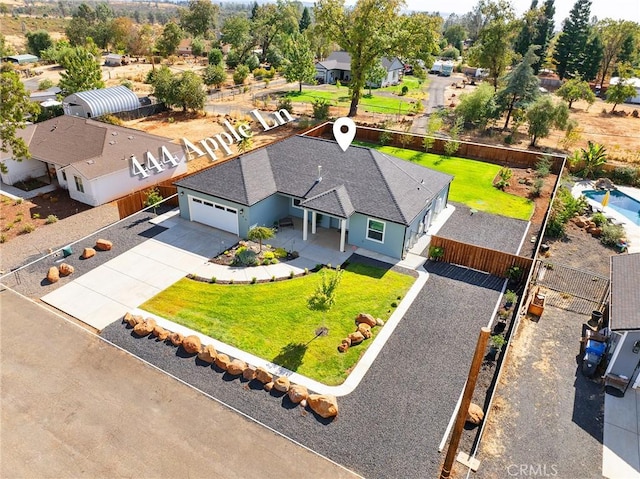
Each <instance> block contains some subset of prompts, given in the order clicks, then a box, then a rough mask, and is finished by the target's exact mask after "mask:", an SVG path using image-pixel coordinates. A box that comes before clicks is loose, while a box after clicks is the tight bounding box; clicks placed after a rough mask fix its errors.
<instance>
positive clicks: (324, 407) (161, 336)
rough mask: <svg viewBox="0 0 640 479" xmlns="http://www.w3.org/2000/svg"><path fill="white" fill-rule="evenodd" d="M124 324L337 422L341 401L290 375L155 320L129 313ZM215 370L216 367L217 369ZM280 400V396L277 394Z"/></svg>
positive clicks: (142, 334)
mask: <svg viewBox="0 0 640 479" xmlns="http://www.w3.org/2000/svg"><path fill="white" fill-rule="evenodd" d="M122 322H123V323H125V324H127V325H128V327H129V328H132V329H133V333H134V335H135V337H137V338H144V337H147V336H149V335H152V336H154V337H155V338H156V341H158V342H163V343H165V344H168V343H171V344H172V345H174V346H177V347H181V348H182V349H183V350H184V352H185V353H186V354H187V355H188V356H190V357H192V356H194V355H195V356H196V357H197V358H198V360H200V361H203V362H205V363H207V364H210V365H212V366H213V365H215V366H216V368H217V369H218V370H220V371H222V372H223V373H224V374H229V375H230V376H236V377H239V378H242V379H241V381H245V382H247V381H257V382H260V383H262V384H263V388H264V390H265V391H267V392H271V391H272V390H275V391H277V392H278V393H282V395H284V394H286V395H287V396H288V398H289V400H290V401H291V402H292V403H293V404H296V405H297V404H299V405H300V406H302V407H303V408H307V407H309V409H311V411H313V412H314V413H315V414H317V415H318V416H320V417H321V418H324V419H333V418H335V417H336V416H337V415H338V411H339V409H338V401H337V399H336V397H335V396H333V395H331V394H310V393H309V391H308V390H307V388H306V387H305V386H302V385H300V384H292V383H291V382H290V380H289V378H288V377H287V376H279V377H274V375H273V374H272V373H270V372H269V371H267V370H266V369H265V368H263V367H254V366H251V365H250V364H247V363H245V362H244V361H242V360H241V359H238V358H236V359H232V358H230V357H229V356H228V355H226V354H223V353H219V352H217V351H216V349H215V347H214V346H213V345H211V344H206V345H202V344H201V341H200V338H199V337H198V336H195V335H191V336H187V337H184V336H183V335H182V334H181V333H178V332H171V331H168V330H165V329H164V328H161V327H159V326H158V324H157V322H156V320H155V319H153V318H146V319H145V318H143V317H142V316H141V315H134V314H131V313H126V314H125V315H124V316H123V317H122ZM214 369H215V368H214ZM275 396H276V397H278V395H275Z"/></svg>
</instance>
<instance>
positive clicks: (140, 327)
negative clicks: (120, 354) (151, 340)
mask: <svg viewBox="0 0 640 479" xmlns="http://www.w3.org/2000/svg"><path fill="white" fill-rule="evenodd" d="M156 326H157V323H156V320H155V319H153V318H148V319H147V320H146V321H143V322H142V323H138V324H136V325H135V326H134V327H133V332H134V333H136V334H137V335H138V336H148V335H149V334H151V332H152V331H153V330H154V329H155V327H156Z"/></svg>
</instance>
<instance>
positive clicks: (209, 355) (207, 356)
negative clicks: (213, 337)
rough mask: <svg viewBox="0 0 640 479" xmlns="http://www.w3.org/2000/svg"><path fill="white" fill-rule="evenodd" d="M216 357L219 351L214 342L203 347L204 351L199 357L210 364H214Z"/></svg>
mask: <svg viewBox="0 0 640 479" xmlns="http://www.w3.org/2000/svg"><path fill="white" fill-rule="evenodd" d="M216 357H218V352H217V351H216V348H214V347H213V344H207V345H206V346H205V347H204V348H202V351H200V352H199V353H198V359H199V360H201V361H204V362H205V363H208V364H213V363H214V362H215V360H216Z"/></svg>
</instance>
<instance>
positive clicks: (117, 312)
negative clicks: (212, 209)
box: [41, 216, 238, 331]
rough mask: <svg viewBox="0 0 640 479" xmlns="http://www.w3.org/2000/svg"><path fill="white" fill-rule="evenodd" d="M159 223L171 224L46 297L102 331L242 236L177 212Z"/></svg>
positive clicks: (48, 302)
mask: <svg viewBox="0 0 640 479" xmlns="http://www.w3.org/2000/svg"><path fill="white" fill-rule="evenodd" d="M160 225H161V226H163V227H168V229H167V230H166V231H163V232H162V233H159V234H158V235H156V236H154V237H153V238H151V239H149V240H146V241H144V242H143V243H141V244H139V245H137V246H135V247H134V248H132V249H130V250H128V251H126V252H124V253H122V254H121V255H119V256H117V257H115V258H114V259H112V260H110V261H108V262H107V263H105V264H103V265H101V266H98V267H97V268H95V269H93V270H91V271H89V272H88V273H86V274H84V275H82V276H80V277H79V278H78V279H76V280H74V281H72V282H70V283H69V284H66V285H65V286H62V287H60V288H58V289H56V290H55V291H53V292H51V293H49V294H47V295H45V296H43V297H42V298H41V299H42V301H44V302H45V303H47V304H50V305H51V306H54V307H55V308H57V309H59V310H61V311H64V312H65V313H67V314H69V315H71V316H73V317H75V318H77V319H79V320H81V321H82V322H84V323H86V324H88V325H90V326H92V327H94V328H96V329H97V330H99V331H100V330H102V329H103V328H104V327H105V326H107V325H108V324H109V323H111V322H113V321H115V320H117V319H118V318H120V317H122V315H124V313H126V312H127V311H129V310H131V309H134V308H136V307H138V306H140V305H141V304H142V303H144V302H145V301H147V300H148V299H150V298H152V297H153V296H155V295H156V294H158V293H159V292H161V291H162V290H164V289H166V288H167V287H169V286H170V285H172V284H173V283H175V282H176V281H178V280H179V279H180V278H183V277H184V276H186V275H187V274H189V273H192V272H193V271H194V270H195V269H196V268H197V267H199V266H201V265H202V264H204V263H206V262H207V261H208V260H209V259H210V258H211V257H213V256H215V255H217V254H218V253H220V252H221V251H223V250H224V249H225V246H227V247H228V246H230V245H233V244H235V243H236V242H237V240H238V237H237V236H236V235H233V234H231V233H226V232H224V231H221V230H217V229H215V228H211V227H209V226H205V225H201V224H199V223H192V222H190V221H186V220H184V219H182V218H180V217H177V216H175V217H172V218H170V219H168V220H166V221H163V222H161V223H160ZM85 261H91V259H87V260H85Z"/></svg>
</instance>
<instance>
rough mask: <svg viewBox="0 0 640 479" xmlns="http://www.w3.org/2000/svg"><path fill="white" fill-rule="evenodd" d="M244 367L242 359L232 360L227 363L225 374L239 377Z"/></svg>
mask: <svg viewBox="0 0 640 479" xmlns="http://www.w3.org/2000/svg"><path fill="white" fill-rule="evenodd" d="M246 367H247V363H245V362H244V361H243V360H242V359H234V360H233V361H231V362H230V363H229V367H228V368H227V372H228V373H229V374H231V375H232V376H240V375H241V374H242V373H243V372H244V370H245V368H246Z"/></svg>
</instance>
